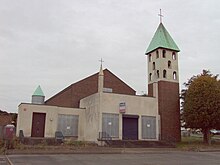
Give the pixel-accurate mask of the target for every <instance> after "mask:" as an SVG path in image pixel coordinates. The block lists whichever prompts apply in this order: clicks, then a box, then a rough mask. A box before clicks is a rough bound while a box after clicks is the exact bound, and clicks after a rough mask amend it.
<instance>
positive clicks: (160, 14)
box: [158, 9, 163, 23]
mask: <svg viewBox="0 0 220 165" xmlns="http://www.w3.org/2000/svg"><path fill="white" fill-rule="evenodd" d="M158 16H159V17H160V23H162V17H163V15H162V12H161V9H160V13H159V14H158Z"/></svg>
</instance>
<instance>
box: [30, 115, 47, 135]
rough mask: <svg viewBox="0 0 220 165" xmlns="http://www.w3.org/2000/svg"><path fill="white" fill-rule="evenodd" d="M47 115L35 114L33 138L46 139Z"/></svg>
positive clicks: (32, 130)
mask: <svg viewBox="0 0 220 165" xmlns="http://www.w3.org/2000/svg"><path fill="white" fill-rule="evenodd" d="M45 118H46V113H35V112H34V113H33V118H32V129H31V137H44V130H45Z"/></svg>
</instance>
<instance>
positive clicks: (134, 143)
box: [105, 140, 176, 148]
mask: <svg viewBox="0 0 220 165" xmlns="http://www.w3.org/2000/svg"><path fill="white" fill-rule="evenodd" d="M105 143H106V144H107V145H108V146H109V147H114V148H175V147H176V145H175V144H174V143H170V142H166V141H145V140H105Z"/></svg>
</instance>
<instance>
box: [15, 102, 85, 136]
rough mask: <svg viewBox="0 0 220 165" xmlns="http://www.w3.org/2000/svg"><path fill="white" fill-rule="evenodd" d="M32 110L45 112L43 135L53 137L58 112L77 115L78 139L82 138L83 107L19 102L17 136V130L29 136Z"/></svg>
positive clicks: (17, 133)
mask: <svg viewBox="0 0 220 165" xmlns="http://www.w3.org/2000/svg"><path fill="white" fill-rule="evenodd" d="M33 112H36V113H46V119H45V132H44V136H45V137H55V132H56V131H57V124H58V115H59V114H65V115H78V116H79V124H78V140H84V113H85V110H84V109H78V108H64V107H57V106H48V105H35V104H25V103H22V104H20V105H19V109H18V119H17V132H16V135H17V136H19V130H23V133H24V136H25V137H30V136H31V128H32V117H33Z"/></svg>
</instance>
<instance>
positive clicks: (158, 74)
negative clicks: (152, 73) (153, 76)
mask: <svg viewBox="0 0 220 165" xmlns="http://www.w3.org/2000/svg"><path fill="white" fill-rule="evenodd" d="M157 78H160V73H159V70H157Z"/></svg>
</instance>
